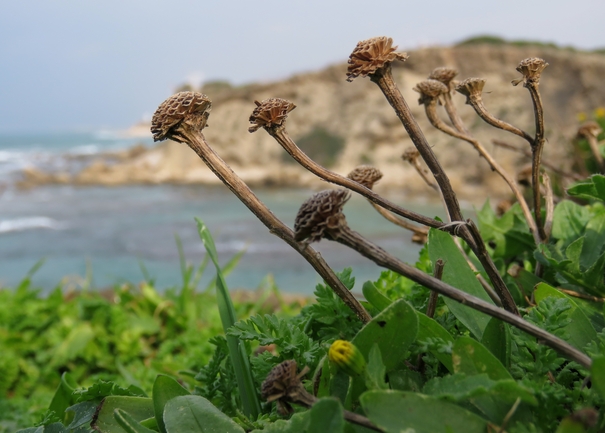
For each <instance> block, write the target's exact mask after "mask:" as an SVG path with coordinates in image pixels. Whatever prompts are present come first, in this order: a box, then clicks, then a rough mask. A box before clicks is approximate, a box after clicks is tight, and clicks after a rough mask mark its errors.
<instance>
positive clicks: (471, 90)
mask: <svg viewBox="0 0 605 433" xmlns="http://www.w3.org/2000/svg"><path fill="white" fill-rule="evenodd" d="M483 86H485V80H484V79H483V78H467V79H466V80H464V81H463V82H461V83H460V84H458V85H457V86H456V92H458V93H462V94H463V95H464V96H466V103H467V104H468V103H469V100H470V99H472V98H481V92H483Z"/></svg>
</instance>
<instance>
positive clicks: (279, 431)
mask: <svg viewBox="0 0 605 433" xmlns="http://www.w3.org/2000/svg"><path fill="white" fill-rule="evenodd" d="M310 413H311V411H309V410H307V411H304V412H299V413H295V414H294V415H292V417H291V418H290V419H289V420H287V421H286V420H283V419H278V420H277V421H275V422H272V423H271V424H267V425H266V426H265V428H263V429H262V430H252V431H251V432H250V433H303V432H309V433H311V432H312V430H308V426H309V422H310V418H311V417H310ZM323 431H325V432H326V433H328V431H327V430H320V432H323ZM217 433H218V432H217ZM318 433H319V432H318Z"/></svg>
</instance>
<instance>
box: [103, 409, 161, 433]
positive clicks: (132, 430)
mask: <svg viewBox="0 0 605 433" xmlns="http://www.w3.org/2000/svg"><path fill="white" fill-rule="evenodd" d="M113 416H114V418H115V420H116V421H117V422H118V424H119V425H120V427H122V428H123V429H124V431H126V433H155V431H154V430H151V429H148V428H147V427H144V426H142V425H141V424H139V422H138V421H137V420H136V419H134V418H133V417H132V416H131V415H130V414H129V413H128V412H125V411H123V410H122V409H116V410H115V411H114V414H113Z"/></svg>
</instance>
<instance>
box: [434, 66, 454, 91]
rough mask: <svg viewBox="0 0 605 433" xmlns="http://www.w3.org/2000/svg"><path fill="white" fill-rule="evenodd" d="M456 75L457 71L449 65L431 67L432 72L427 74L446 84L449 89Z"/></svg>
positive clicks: (451, 87)
mask: <svg viewBox="0 0 605 433" xmlns="http://www.w3.org/2000/svg"><path fill="white" fill-rule="evenodd" d="M457 75H458V71H457V70H456V69H454V68H450V67H449V66H441V67H439V68H435V69H433V72H431V73H430V74H429V79H431V80H437V81H440V82H442V83H443V84H445V85H446V86H447V88H448V89H449V90H452V89H453V86H454V83H453V79H454V78H455V77H456V76H457Z"/></svg>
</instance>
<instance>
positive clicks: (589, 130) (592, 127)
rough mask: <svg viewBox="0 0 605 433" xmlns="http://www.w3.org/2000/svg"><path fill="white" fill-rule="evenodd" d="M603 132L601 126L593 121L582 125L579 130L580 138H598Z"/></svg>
mask: <svg viewBox="0 0 605 433" xmlns="http://www.w3.org/2000/svg"><path fill="white" fill-rule="evenodd" d="M601 132H603V129H601V126H600V125H599V124H598V123H597V122H595V121H592V120H591V121H588V122H584V123H583V124H582V125H580V128H578V137H580V138H588V137H597V136H598V135H599V134H600V133H601Z"/></svg>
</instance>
